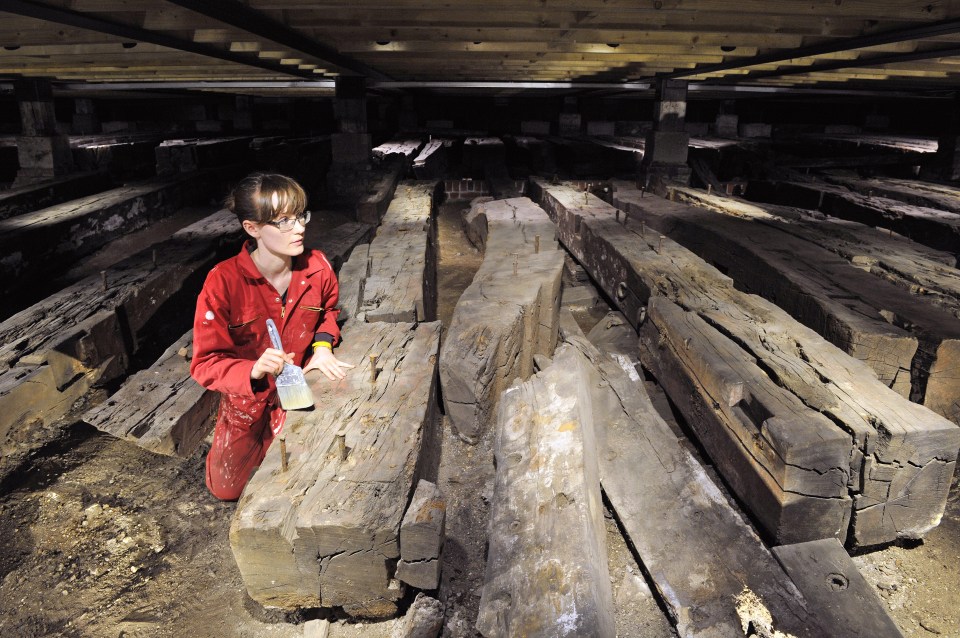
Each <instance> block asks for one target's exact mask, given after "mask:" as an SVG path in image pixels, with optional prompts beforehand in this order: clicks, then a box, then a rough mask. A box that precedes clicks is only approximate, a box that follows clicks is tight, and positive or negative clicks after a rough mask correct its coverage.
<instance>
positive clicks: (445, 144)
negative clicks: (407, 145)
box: [413, 137, 454, 179]
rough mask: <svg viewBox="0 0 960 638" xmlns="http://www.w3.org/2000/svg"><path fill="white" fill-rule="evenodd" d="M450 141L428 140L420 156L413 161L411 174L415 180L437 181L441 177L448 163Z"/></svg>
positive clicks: (451, 141)
mask: <svg viewBox="0 0 960 638" xmlns="http://www.w3.org/2000/svg"><path fill="white" fill-rule="evenodd" d="M453 143H454V141H453V140H452V139H443V138H439V137H438V138H436V139H434V138H433V137H431V138H430V140H429V141H428V142H427V143H426V144H424V145H423V148H422V149H421V150H420V154H419V155H417V156H416V157H415V158H414V160H413V174H414V175H416V176H417V179H439V178H441V177H443V174H444V172H445V171H446V168H447V162H448V161H449V155H450V148H451V147H452V146H453Z"/></svg>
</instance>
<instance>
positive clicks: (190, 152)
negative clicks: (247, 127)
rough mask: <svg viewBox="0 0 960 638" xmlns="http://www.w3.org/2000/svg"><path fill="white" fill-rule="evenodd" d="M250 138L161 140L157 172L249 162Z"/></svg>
mask: <svg viewBox="0 0 960 638" xmlns="http://www.w3.org/2000/svg"><path fill="white" fill-rule="evenodd" d="M252 139H253V138H251V137H224V138H211V139H200V138H194V139H179V140H165V141H164V142H163V143H161V144H160V145H159V146H157V148H156V151H155V153H156V158H157V175H175V174H177V173H189V172H192V171H196V170H200V169H205V168H206V169H215V168H221V167H226V166H235V165H243V164H249V160H250V159H251V158H250V155H251V153H250V142H251V140H252Z"/></svg>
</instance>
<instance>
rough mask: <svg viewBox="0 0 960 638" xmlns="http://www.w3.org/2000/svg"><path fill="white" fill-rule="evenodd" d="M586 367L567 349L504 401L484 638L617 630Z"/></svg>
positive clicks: (481, 626)
mask: <svg viewBox="0 0 960 638" xmlns="http://www.w3.org/2000/svg"><path fill="white" fill-rule="evenodd" d="M579 365H580V364H579V362H578V360H577V357H576V356H575V355H573V353H566V354H564V353H562V352H561V353H559V354H558V355H557V357H556V359H555V360H554V364H553V365H552V366H550V367H549V368H547V369H546V370H543V371H541V372H539V373H537V374H536V375H535V376H533V377H531V378H530V379H529V380H528V381H525V382H519V381H518V382H517V383H516V384H514V385H512V386H511V387H510V388H508V389H507V390H506V391H505V392H504V394H503V397H502V398H501V400H500V408H499V414H498V418H497V436H496V441H495V443H494V456H495V459H496V466H497V475H496V482H495V484H494V496H493V499H492V504H491V511H490V525H489V535H488V538H489V551H488V555H487V568H486V575H485V577H484V585H483V591H482V594H481V597H480V612H479V615H478V617H477V629H478V630H479V631H480V633H481V634H483V635H484V636H504V637H505V636H529V637H531V638H532V637H534V636H543V637H547V636H586V635H589V636H597V637H608V638H612V637H613V636H614V635H615V629H614V621H613V595H612V592H611V589H610V575H609V573H608V570H607V558H606V545H605V530H604V523H603V502H602V500H601V496H600V476H599V469H598V462H597V451H596V441H595V439H594V422H593V416H592V412H591V409H590V396H589V390H588V389H587V388H586V386H585V385H584V383H583V380H582V378H581V375H580V373H579V371H578V368H579Z"/></svg>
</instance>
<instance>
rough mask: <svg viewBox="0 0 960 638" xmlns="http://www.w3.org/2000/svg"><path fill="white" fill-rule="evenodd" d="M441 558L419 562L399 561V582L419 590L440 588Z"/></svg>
mask: <svg viewBox="0 0 960 638" xmlns="http://www.w3.org/2000/svg"><path fill="white" fill-rule="evenodd" d="M441 564H442V560H441V558H440V557H439V556H438V557H437V558H429V559H425V560H418V561H406V560H403V559H400V560H399V561H397V580H399V581H401V582H403V583H406V584H407V585H410V586H411V587H415V588H417V589H423V590H432V589H436V588H437V587H439V586H440V567H441Z"/></svg>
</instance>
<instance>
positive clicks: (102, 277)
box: [100, 270, 107, 292]
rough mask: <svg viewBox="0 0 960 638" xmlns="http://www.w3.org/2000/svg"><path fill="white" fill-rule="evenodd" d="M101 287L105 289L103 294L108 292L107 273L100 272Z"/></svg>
mask: <svg viewBox="0 0 960 638" xmlns="http://www.w3.org/2000/svg"><path fill="white" fill-rule="evenodd" d="M100 285H101V286H102V287H103V292H107V271H106V270H101V271H100Z"/></svg>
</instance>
